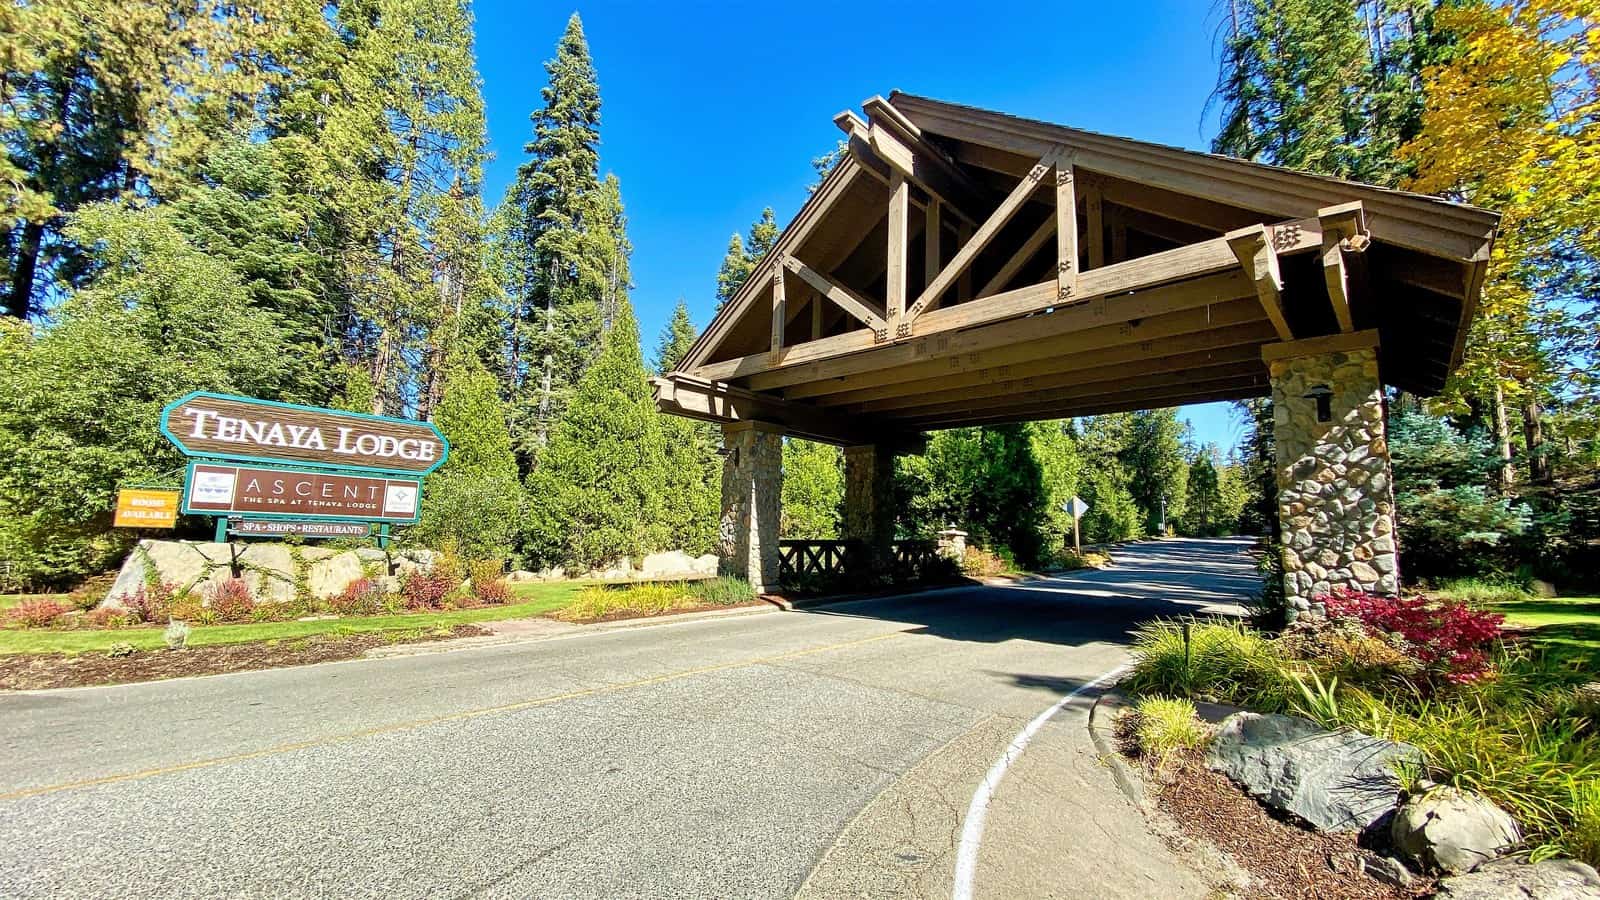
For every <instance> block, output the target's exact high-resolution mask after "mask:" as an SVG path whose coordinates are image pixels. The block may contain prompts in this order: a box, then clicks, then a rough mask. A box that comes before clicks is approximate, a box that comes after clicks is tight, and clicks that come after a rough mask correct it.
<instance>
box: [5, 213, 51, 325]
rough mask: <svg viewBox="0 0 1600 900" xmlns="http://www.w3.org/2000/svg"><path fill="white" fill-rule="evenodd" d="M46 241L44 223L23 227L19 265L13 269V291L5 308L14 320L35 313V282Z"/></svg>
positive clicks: (19, 246)
mask: <svg viewBox="0 0 1600 900" xmlns="http://www.w3.org/2000/svg"><path fill="white" fill-rule="evenodd" d="M43 241H44V223H43V222H34V221H31V220H30V221H29V222H28V223H27V224H26V225H23V226H22V241H21V243H19V244H18V246H17V264H16V265H15V266H13V267H12V270H11V272H12V275H11V290H10V291H8V292H7V293H6V300H5V308H4V309H3V310H0V312H3V313H4V314H5V315H8V316H12V317H13V318H18V319H26V318H27V317H28V313H30V312H32V311H33V280H34V278H35V277H36V276H37V274H38V271H39V247H40V245H41V244H42V243H43Z"/></svg>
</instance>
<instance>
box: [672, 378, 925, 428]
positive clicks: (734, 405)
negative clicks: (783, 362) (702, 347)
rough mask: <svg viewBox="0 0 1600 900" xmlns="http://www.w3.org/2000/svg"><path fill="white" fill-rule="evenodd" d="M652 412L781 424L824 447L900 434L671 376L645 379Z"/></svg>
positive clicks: (708, 419) (802, 406)
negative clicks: (652, 393)
mask: <svg viewBox="0 0 1600 900" xmlns="http://www.w3.org/2000/svg"><path fill="white" fill-rule="evenodd" d="M651 383H652V386H653V388H654V391H655V401H656V408H657V409H659V410H660V411H662V412H664V413H669V414H671V415H676V416H687V417H688V418H691V419H700V420H702V421H706V422H720V423H724V424H729V423H734V422H746V421H760V422H771V423H773V424H776V425H782V426H783V427H784V429H785V430H786V431H787V432H788V433H789V434H793V435H796V436H798V437H803V438H807V439H810V440H815V441H822V442H824V443H829V444H841V445H844V446H851V445H854V444H870V443H874V442H876V441H879V440H883V439H887V438H888V437H890V436H893V435H897V434H899V433H900V430H899V429H897V428H896V427H894V426H886V425H885V424H884V423H882V422H871V421H867V420H863V419H859V418H856V417H852V416H846V415H841V414H839V413H837V412H833V411H826V410H820V409H817V408H816V407H812V406H807V405H806V404H803V403H790V402H788V401H785V400H782V399H780V398H777V397H773V396H770V395H766V394H757V393H754V392H752V391H746V390H743V389H740V388H736V387H733V386H731V385H727V384H717V383H713V382H709V381H706V380H705V379H703V378H695V377H694V376H692V375H685V374H683V373H682V372H674V373H672V374H670V375H663V376H659V377H657V378H653V379H651Z"/></svg>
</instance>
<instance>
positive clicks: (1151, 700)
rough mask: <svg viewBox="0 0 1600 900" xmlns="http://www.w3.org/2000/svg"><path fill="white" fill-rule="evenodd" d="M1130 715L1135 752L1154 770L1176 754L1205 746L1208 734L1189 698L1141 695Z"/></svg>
mask: <svg viewBox="0 0 1600 900" xmlns="http://www.w3.org/2000/svg"><path fill="white" fill-rule="evenodd" d="M1133 715H1134V736H1135V739H1136V740H1137V741H1138V742H1139V752H1140V754H1142V755H1143V756H1144V757H1145V759H1146V760H1148V761H1149V762H1150V764H1151V765H1152V766H1154V767H1155V768H1156V770H1157V771H1160V770H1162V769H1164V768H1165V767H1166V766H1167V764H1168V763H1170V762H1171V761H1172V758H1173V757H1174V756H1175V755H1176V754H1178V753H1181V752H1183V751H1187V750H1198V749H1200V748H1201V747H1203V746H1205V744H1206V742H1207V741H1208V740H1209V739H1210V737H1211V732H1210V729H1208V728H1207V727H1206V725H1205V723H1204V722H1201V721H1200V719H1199V718H1198V717H1197V716H1196V715H1195V709H1194V702H1193V701H1190V700H1184V699H1175V698H1171V697H1141V698H1139V701H1138V703H1137V704H1136V705H1135V706H1134V709H1133Z"/></svg>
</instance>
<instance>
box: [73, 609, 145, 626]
mask: <svg viewBox="0 0 1600 900" xmlns="http://www.w3.org/2000/svg"><path fill="white" fill-rule="evenodd" d="M83 621H84V622H85V623H86V624H87V625H89V626H90V627H91V628H126V627H128V626H129V625H137V624H139V614H138V613H136V612H134V611H132V610H129V609H119V608H117V607H115V606H97V607H95V608H94V609H91V610H89V611H88V612H86V613H84V614H83Z"/></svg>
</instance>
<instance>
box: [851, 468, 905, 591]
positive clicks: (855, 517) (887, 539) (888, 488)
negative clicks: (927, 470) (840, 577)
mask: <svg viewBox="0 0 1600 900" xmlns="http://www.w3.org/2000/svg"><path fill="white" fill-rule="evenodd" d="M840 524H841V528H840V532H841V533H840V537H843V538H844V539H845V540H847V541H849V540H855V541H861V542H862V543H863V544H865V545H866V552H867V558H866V565H867V568H868V572H866V573H864V574H868V575H872V576H888V575H890V574H891V573H892V572H893V569H894V449H893V448H892V447H889V446H887V445H885V444H861V445H859V446H855V447H846V448H844V521H843V522H842V523H840Z"/></svg>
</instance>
